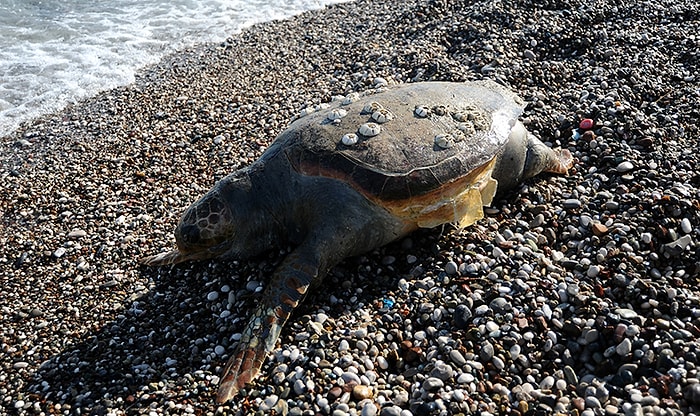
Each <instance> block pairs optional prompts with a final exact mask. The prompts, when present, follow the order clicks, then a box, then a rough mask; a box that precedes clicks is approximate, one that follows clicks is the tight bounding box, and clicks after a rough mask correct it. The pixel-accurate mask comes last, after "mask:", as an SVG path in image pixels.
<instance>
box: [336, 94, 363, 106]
mask: <svg viewBox="0 0 700 416" xmlns="http://www.w3.org/2000/svg"><path fill="white" fill-rule="evenodd" d="M359 99H360V94H358V93H356V92H351V93H350V94H348V95H346V96H345V98H343V101H342V103H341V104H343V105H348V104H352V103H354V102H355V101H357V100H359Z"/></svg>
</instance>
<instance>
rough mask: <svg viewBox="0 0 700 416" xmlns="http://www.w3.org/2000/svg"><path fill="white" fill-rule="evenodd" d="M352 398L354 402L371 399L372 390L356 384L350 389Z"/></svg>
mask: <svg viewBox="0 0 700 416" xmlns="http://www.w3.org/2000/svg"><path fill="white" fill-rule="evenodd" d="M352 397H354V398H355V399H356V400H358V401H359V400H364V399H370V398H372V389H371V388H370V387H369V386H365V385H363V384H358V385H356V386H355V387H353V388H352Z"/></svg>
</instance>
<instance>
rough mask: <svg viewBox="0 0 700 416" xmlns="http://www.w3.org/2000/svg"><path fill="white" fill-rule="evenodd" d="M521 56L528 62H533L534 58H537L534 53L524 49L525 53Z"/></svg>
mask: <svg viewBox="0 0 700 416" xmlns="http://www.w3.org/2000/svg"><path fill="white" fill-rule="evenodd" d="M523 56H524V57H525V59H530V60H534V59H535V58H537V56H536V55H535V52H533V51H531V50H530V49H525V51H524V52H523Z"/></svg>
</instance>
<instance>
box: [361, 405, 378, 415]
mask: <svg viewBox="0 0 700 416" xmlns="http://www.w3.org/2000/svg"><path fill="white" fill-rule="evenodd" d="M378 411H379V409H377V406H376V405H375V404H374V403H371V402H370V403H366V404H365V405H364V406H362V412H361V413H360V415H361V416H375V415H376V414H377V412H378Z"/></svg>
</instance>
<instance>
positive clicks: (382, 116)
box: [372, 108, 394, 124]
mask: <svg viewBox="0 0 700 416" xmlns="http://www.w3.org/2000/svg"><path fill="white" fill-rule="evenodd" d="M393 119H394V115H393V114H392V113H391V111H389V110H387V109H386V108H380V109H379V110H377V111H375V112H374V113H372V120H374V121H376V122H377V123H379V124H383V123H386V122H387V121H391V120H393Z"/></svg>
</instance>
